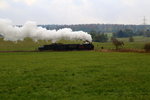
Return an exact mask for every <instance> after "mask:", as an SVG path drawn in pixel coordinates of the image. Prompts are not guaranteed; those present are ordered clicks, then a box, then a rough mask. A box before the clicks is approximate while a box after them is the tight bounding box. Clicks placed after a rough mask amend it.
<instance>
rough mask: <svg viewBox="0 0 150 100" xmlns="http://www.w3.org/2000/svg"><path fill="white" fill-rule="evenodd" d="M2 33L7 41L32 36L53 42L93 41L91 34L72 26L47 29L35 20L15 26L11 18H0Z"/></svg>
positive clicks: (35, 39) (0, 31)
mask: <svg viewBox="0 0 150 100" xmlns="http://www.w3.org/2000/svg"><path fill="white" fill-rule="evenodd" d="M0 34H1V35H2V36H3V38H4V40H7V41H23V40H24V39H25V38H31V39H33V40H34V41H38V40H46V41H47V40H51V41H52V42H53V43H54V42H56V41H59V40H61V39H64V40H83V41H86V40H87V41H89V42H92V38H91V35H90V34H88V33H86V32H83V31H72V30H71V29H70V28H64V29H60V30H47V29H45V28H42V27H37V25H36V23H35V22H32V21H28V22H26V23H25V24H24V25H23V26H22V27H17V26H13V25H12V22H11V21H10V20H6V19H0Z"/></svg>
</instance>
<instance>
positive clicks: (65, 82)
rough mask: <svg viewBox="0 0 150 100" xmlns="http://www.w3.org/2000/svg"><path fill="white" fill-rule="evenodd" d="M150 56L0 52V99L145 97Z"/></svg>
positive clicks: (129, 99)
mask: <svg viewBox="0 0 150 100" xmlns="http://www.w3.org/2000/svg"><path fill="white" fill-rule="evenodd" d="M149 59H150V55H149V54H138V53H101V52H94V51H89V52H87V51H85V52H84V51H83V52H82V51H81V52H77V51H76V52H33V53H31V52H30V53H23V52H22V53H0V100H8V99H14V100H46V99H47V100H61V99H64V100H149V99H150V77H149V76H150V67H149V65H150V62H149Z"/></svg>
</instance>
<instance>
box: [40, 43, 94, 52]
mask: <svg viewBox="0 0 150 100" xmlns="http://www.w3.org/2000/svg"><path fill="white" fill-rule="evenodd" d="M38 50H39V51H74V50H76V51H82V50H94V45H93V44H92V43H83V44H62V43H52V44H50V45H43V46H41V47H39V48H38Z"/></svg>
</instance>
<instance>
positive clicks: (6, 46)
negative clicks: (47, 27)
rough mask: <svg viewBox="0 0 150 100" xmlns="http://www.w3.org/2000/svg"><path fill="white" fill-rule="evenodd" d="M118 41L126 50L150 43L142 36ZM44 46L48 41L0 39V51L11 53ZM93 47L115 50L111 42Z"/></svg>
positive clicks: (139, 47)
mask: <svg viewBox="0 0 150 100" xmlns="http://www.w3.org/2000/svg"><path fill="white" fill-rule="evenodd" d="M119 40H122V41H124V42H125V45H124V47H123V48H125V49H128V48H131V49H143V48H144V44H145V43H147V42H150V38H147V37H142V36H136V37H134V40H135V42H128V38H119ZM59 43H82V42H81V41H64V40H63V41H59ZM44 44H50V41H48V42H45V41H39V42H37V43H35V42H33V41H32V40H30V39H25V41H21V42H18V43H15V42H10V41H3V39H2V38H0V51H11V50H28V51H30V50H37V48H38V47H39V46H42V45H44ZM93 44H94V45H95V50H98V49H101V47H104V49H115V46H114V45H113V44H112V43H111V42H107V43H96V42H95V43H93Z"/></svg>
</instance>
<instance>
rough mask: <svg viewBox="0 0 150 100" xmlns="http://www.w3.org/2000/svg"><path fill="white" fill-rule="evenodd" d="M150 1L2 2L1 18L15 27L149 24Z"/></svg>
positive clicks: (41, 0)
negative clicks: (31, 25) (8, 20)
mask: <svg viewBox="0 0 150 100" xmlns="http://www.w3.org/2000/svg"><path fill="white" fill-rule="evenodd" d="M149 9H150V0H0V18H1V19H10V20H12V21H13V23H14V24H17V25H20V24H24V23H25V22H26V21H36V22H37V24H137V25H139V24H142V23H143V18H144V16H145V18H146V23H147V24H149V23H150V10H149Z"/></svg>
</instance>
